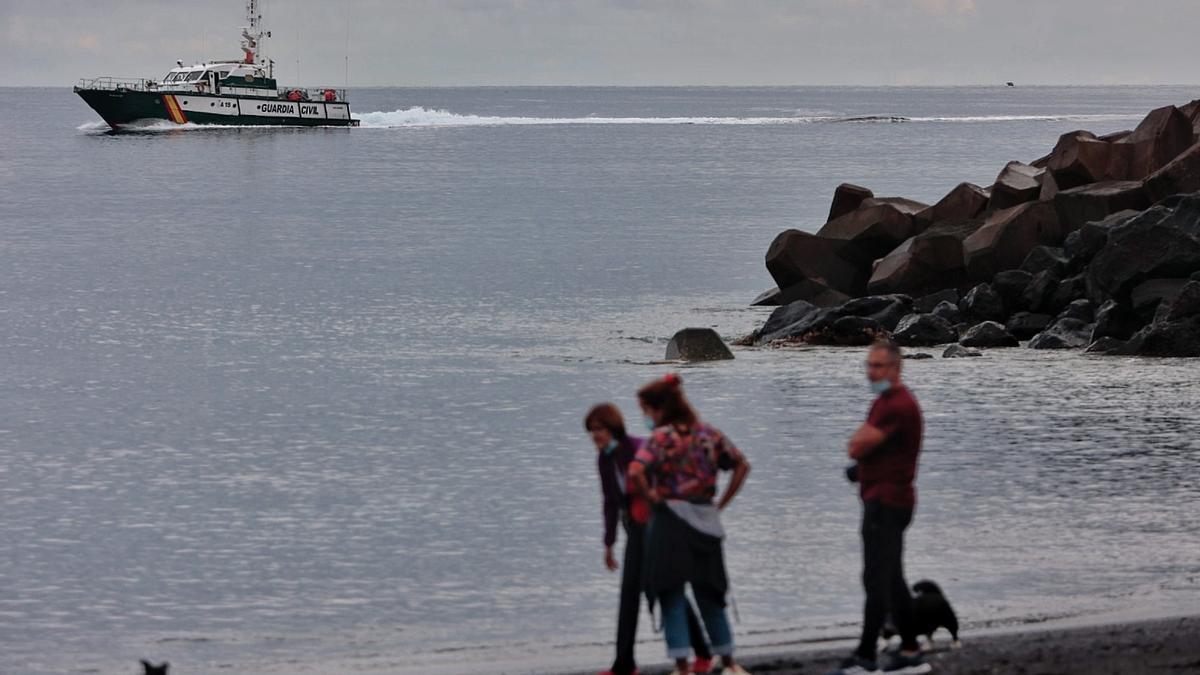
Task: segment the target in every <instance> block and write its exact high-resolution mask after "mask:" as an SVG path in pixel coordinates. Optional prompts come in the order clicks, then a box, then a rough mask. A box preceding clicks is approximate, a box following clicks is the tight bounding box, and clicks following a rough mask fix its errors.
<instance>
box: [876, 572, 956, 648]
mask: <svg viewBox="0 0 1200 675" xmlns="http://www.w3.org/2000/svg"><path fill="white" fill-rule="evenodd" d="M912 589H913V624H914V625H915V626H916V629H917V637H924V638H925V640H926V642H925V645H924V647H923V649H924V650H925V651H933V634H934V633H936V632H937V630H938V629H939V628H945V629H946V630H948V631H950V638H951V639H952V640H954V642H952V643H951V646H952V647H953V648H954V649H958V648H959V647H961V646H962V643H961V642H959V640H958V615H957V614H955V613H954V608H953V607H951V606H950V601H949V600H947V599H946V596H945V594H944V593H942V589H941V588H940V587H939V586H938V585H937V584H935V583H933V582H932V581H930V580H928V579H922V580H921V581H918V582H917V583H915V584H913V587H912ZM895 635H897V632H896V627H895V625H894V624H893V623H892V621H891V619H890V618H889V620H888V622H887V624H886V625H885V626H884V628H883V634H882V637H883V639H884V640H885V641H887V640H891V639H892V637H893V636H895Z"/></svg>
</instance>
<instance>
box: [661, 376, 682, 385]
mask: <svg viewBox="0 0 1200 675" xmlns="http://www.w3.org/2000/svg"><path fill="white" fill-rule="evenodd" d="M662 380H663V382H666V383H667V384H669V385H672V386H675V387H678V386H679V385H681V384H683V380H682V379H680V377H679V376H678V375H676V374H675V373H667V374H666V375H663V379H662Z"/></svg>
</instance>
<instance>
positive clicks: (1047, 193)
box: [1038, 171, 1062, 202]
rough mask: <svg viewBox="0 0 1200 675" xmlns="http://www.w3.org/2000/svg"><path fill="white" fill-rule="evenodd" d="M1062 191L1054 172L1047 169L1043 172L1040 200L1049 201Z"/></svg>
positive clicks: (1039, 193)
mask: <svg viewBox="0 0 1200 675" xmlns="http://www.w3.org/2000/svg"><path fill="white" fill-rule="evenodd" d="M1061 191H1062V188H1061V187H1059V185H1058V180H1056V179H1055V178H1054V174H1052V173H1050V172H1049V171H1047V172H1046V173H1044V174H1042V189H1041V191H1039V192H1038V201H1040V202H1047V201H1050V200H1051V199H1054V195H1056V194H1058V193H1059V192H1061Z"/></svg>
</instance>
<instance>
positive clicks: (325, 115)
mask: <svg viewBox="0 0 1200 675" xmlns="http://www.w3.org/2000/svg"><path fill="white" fill-rule="evenodd" d="M246 17H247V24H248V25H247V26H244V27H243V28H242V52H243V57H242V58H241V59H235V60H230V61H209V62H204V63H198V64H195V65H192V66H185V65H183V62H182V61H176V62H175V64H176V67H175V68H172V69H171V71H170V72H169V73H167V75H166V77H164V78H163V79H161V80H154V79H146V80H127V79H119V78H113V77H99V78H95V79H91V80H88V79H84V80H80V81H79V83H78V84H76V85H75V93H76V94H79V97H80V98H82V99H83V100H84V101H85V102H86V103H87V104H88V105H89V106H91V107H92V109H93V110H95V111H96V112H98V113H100V117H102V118H104V121H105V122H107V123H108V125H109V126H110V127H112V128H113V129H114V130H116V129H120V128H121V127H123V126H127V125H129V124H130V123H131V122H135V121H138V120H170V121H171V122H174V123H176V124H187V123H189V122H190V123H192V124H229V125H276V126H310V127H311V126H340V127H356V126H358V120H356V119H353V118H352V117H350V104H349V102H347V101H346V91H345V90H344V89H334V88H321V89H301V88H292V89H280V88H279V86H278V85H277V84H276V82H275V62H274V61H271V60H270V59H264V57H263V44H264V41H265V40H266V38H269V37H271V33H270V31H264V30H263V28H262V15H261V14H260V13H259V7H258V0H247V2H246Z"/></svg>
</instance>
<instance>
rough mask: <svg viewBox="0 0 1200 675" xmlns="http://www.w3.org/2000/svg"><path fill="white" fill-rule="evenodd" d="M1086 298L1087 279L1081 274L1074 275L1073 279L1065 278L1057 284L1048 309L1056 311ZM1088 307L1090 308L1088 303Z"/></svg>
mask: <svg viewBox="0 0 1200 675" xmlns="http://www.w3.org/2000/svg"><path fill="white" fill-rule="evenodd" d="M1086 298H1087V278H1086V277H1085V276H1084V275H1082V274H1076V275H1075V276H1073V277H1067V278H1066V279H1063V280H1062V281H1060V282H1058V288H1056V289H1054V295H1053V296H1052V297H1051V300H1050V307H1051V308H1052V309H1054V310H1055V311H1057V310H1059V309H1061V308H1063V307H1066V306H1067V305H1070V304H1071V303H1073V302H1079V301H1081V300H1085V299H1086ZM1088 306H1089V307H1090V306H1091V303H1090V302H1089V303H1088ZM1089 321H1090V319H1089Z"/></svg>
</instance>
